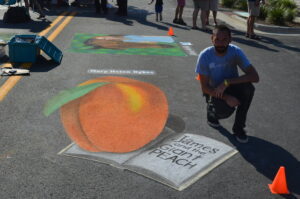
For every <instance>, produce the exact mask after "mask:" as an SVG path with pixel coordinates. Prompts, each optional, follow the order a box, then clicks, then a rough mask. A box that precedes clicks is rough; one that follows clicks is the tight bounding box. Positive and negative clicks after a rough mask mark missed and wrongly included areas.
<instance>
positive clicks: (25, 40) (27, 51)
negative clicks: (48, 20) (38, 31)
mask: <svg viewBox="0 0 300 199" xmlns="http://www.w3.org/2000/svg"><path fill="white" fill-rule="evenodd" d="M37 38H40V36H36V35H15V36H14V37H13V38H11V40H10V41H9V42H8V49H9V60H10V61H11V62H32V63H33V62H35V61H36V58H37V56H38V55H39V54H40V49H39V47H38V45H37V42H36V41H38V40H39V39H37Z"/></svg>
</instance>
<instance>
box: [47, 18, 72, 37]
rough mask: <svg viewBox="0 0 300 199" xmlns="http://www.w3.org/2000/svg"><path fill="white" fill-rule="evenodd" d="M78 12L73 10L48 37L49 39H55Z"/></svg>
mask: <svg viewBox="0 0 300 199" xmlns="http://www.w3.org/2000/svg"><path fill="white" fill-rule="evenodd" d="M75 15H76V12H72V13H71V14H70V15H69V16H67V17H66V19H65V20H64V21H63V22H62V23H61V24H60V25H59V26H58V27H57V28H56V29H55V30H54V31H53V33H52V34H51V35H50V36H49V37H48V38H47V39H48V40H49V41H53V40H54V39H55V38H56V37H57V36H58V35H59V33H60V32H61V31H62V30H63V29H64V28H65V27H66V26H67V25H68V24H69V23H70V21H71V20H72V19H73V17H74V16H75Z"/></svg>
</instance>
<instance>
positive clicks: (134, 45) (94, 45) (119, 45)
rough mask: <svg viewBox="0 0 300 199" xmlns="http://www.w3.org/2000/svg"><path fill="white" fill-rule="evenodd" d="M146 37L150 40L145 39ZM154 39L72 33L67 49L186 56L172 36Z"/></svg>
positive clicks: (89, 51) (86, 51)
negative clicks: (69, 45) (71, 39)
mask: <svg viewBox="0 0 300 199" xmlns="http://www.w3.org/2000/svg"><path fill="white" fill-rule="evenodd" d="M147 38H149V39H150V40H149V41H147ZM143 39H145V41H143ZM156 40H157V41H158V42H155V36H152V37H145V36H134V35H130V36H121V35H104V34H84V33H77V34H75V35H74V38H73V41H72V44H71V48H70V49H69V51H70V52H76V53H92V54H125V55H164V56H186V54H185V52H184V51H183V50H182V49H181V47H180V46H179V45H178V44H177V43H176V42H175V41H174V40H173V39H172V37H168V36H165V42H163V40H164V37H162V36H157V39H156Z"/></svg>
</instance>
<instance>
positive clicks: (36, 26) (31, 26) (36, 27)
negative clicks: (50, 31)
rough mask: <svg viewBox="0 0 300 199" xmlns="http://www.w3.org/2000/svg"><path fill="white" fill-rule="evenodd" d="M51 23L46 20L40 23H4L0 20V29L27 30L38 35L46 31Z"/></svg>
mask: <svg viewBox="0 0 300 199" xmlns="http://www.w3.org/2000/svg"><path fill="white" fill-rule="evenodd" d="M51 23H52V22H51V21H48V20H47V19H45V20H42V21H33V20H31V21H29V22H26V23H4V22H3V20H2V19H1V20H0V29H1V28H8V29H28V30H29V31H30V32H33V33H39V32H41V31H43V30H44V29H46V28H47V27H48V26H49V25H50V24H51Z"/></svg>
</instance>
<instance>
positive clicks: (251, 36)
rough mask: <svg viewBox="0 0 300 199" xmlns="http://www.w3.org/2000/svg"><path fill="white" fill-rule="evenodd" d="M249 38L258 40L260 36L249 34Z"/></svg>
mask: <svg viewBox="0 0 300 199" xmlns="http://www.w3.org/2000/svg"><path fill="white" fill-rule="evenodd" d="M249 38H250V39H255V40H260V39H261V38H260V37H259V36H257V35H255V34H254V35H249Z"/></svg>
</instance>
